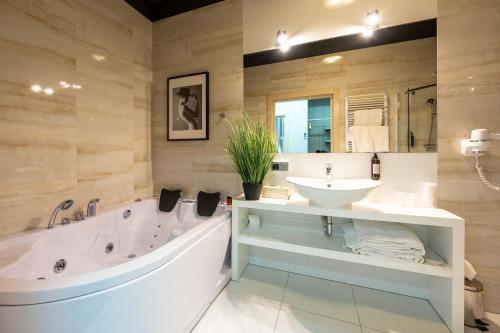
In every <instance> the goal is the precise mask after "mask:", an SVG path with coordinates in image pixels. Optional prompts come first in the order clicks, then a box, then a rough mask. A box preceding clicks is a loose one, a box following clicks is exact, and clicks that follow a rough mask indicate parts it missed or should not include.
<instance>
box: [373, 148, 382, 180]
mask: <svg viewBox="0 0 500 333" xmlns="http://www.w3.org/2000/svg"><path fill="white" fill-rule="evenodd" d="M372 179H373V180H379V179H380V160H379V158H378V156H377V153H375V154H373V157H372Z"/></svg>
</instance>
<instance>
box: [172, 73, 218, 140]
mask: <svg viewBox="0 0 500 333" xmlns="http://www.w3.org/2000/svg"><path fill="white" fill-rule="evenodd" d="M209 124H210V122H209V74H208V72H201V73H194V74H187V75H181V76H175V77H170V78H168V79H167V141H187V140H208V139H209Z"/></svg>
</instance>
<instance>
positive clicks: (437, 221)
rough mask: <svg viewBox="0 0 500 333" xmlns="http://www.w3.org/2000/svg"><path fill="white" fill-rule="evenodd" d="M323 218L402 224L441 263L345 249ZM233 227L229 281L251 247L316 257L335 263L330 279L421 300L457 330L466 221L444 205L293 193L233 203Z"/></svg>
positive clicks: (248, 256)
mask: <svg viewBox="0 0 500 333" xmlns="http://www.w3.org/2000/svg"><path fill="white" fill-rule="evenodd" d="M249 214H257V215H260V216H261V220H262V225H261V227H259V228H248V226H247V220H248V215H249ZM321 215H324V216H332V217H335V218H337V219H340V220H342V219H350V218H356V219H364V220H376V221H385V222H397V223H403V224H406V225H407V226H409V227H411V228H413V229H415V230H416V231H417V233H418V235H419V237H421V239H422V240H423V242H424V243H425V244H426V246H429V247H431V248H432V249H433V250H434V251H435V252H436V253H438V254H439V256H441V257H442V258H443V259H444V260H445V261H446V264H445V265H441V266H433V265H430V264H426V263H424V264H414V263H406V262H403V261H392V260H384V259H379V258H374V257H370V256H364V255H359V254H354V253H352V251H351V250H350V249H349V248H346V246H345V241H344V237H343V235H342V233H340V234H339V233H336V234H335V235H334V236H333V237H332V238H328V237H326V236H325V235H324V234H323V231H322V229H321V224H320V221H319V220H320V219H319V216H321ZM232 228H233V230H232V232H233V233H232V240H233V241H232V279H233V280H238V279H239V276H240V274H241V273H242V271H243V270H244V269H245V267H246V265H247V264H248V263H249V261H250V262H251V261H252V254H251V253H252V249H255V248H260V249H265V250H269V251H277V252H279V253H283V252H285V253H290V254H295V255H297V256H303V257H306V258H320V259H321V260H327V261H328V262H330V261H331V262H332V263H333V264H332V266H329V267H333V270H334V271H335V274H333V276H339V277H340V278H332V279H336V280H339V281H340V282H348V283H352V284H357V285H362V286H366V287H370V288H375V289H382V290H386V291H392V292H397V293H400V294H405V295H409V296H415V297H421V298H426V299H428V300H429V301H430V302H431V304H432V305H433V306H434V307H435V308H436V310H437V311H438V312H439V314H440V315H441V316H442V318H443V320H444V321H445V322H446V323H447V324H448V326H449V327H450V328H452V330H453V332H461V331H460V329H462V330H463V259H464V220H463V219H462V218H460V217H458V216H456V215H453V214H451V213H449V212H447V211H445V210H442V209H436V208H410V207H399V206H395V205H390V204H382V203H372V202H362V201H360V202H356V203H354V204H353V205H352V206H351V207H347V208H324V207H319V206H313V205H309V201H308V200H306V199H303V198H301V197H299V196H296V197H294V198H292V199H290V200H283V199H267V198H263V199H261V200H258V201H245V200H234V201H233V225H232ZM339 229H341V228H339ZM314 260H318V259H314ZM311 261H312V260H311ZM307 271H309V270H306V271H305V272H301V273H303V274H307Z"/></svg>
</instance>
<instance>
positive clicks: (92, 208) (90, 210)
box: [87, 198, 99, 217]
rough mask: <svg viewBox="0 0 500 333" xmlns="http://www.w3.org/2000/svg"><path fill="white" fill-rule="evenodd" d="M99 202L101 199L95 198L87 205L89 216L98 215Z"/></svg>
mask: <svg viewBox="0 0 500 333" xmlns="http://www.w3.org/2000/svg"><path fill="white" fill-rule="evenodd" d="M98 202H99V198H95V199H92V200H90V201H89V203H88V205H87V216H88V217H91V216H95V214H96V213H97V203H98Z"/></svg>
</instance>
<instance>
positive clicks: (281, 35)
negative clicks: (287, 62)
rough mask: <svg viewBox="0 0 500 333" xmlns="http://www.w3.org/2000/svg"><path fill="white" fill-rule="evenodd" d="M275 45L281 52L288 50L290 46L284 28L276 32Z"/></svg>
mask: <svg viewBox="0 0 500 333" xmlns="http://www.w3.org/2000/svg"><path fill="white" fill-rule="evenodd" d="M276 47H277V48H278V49H280V50H281V51H283V52H286V51H288V49H289V48H290V46H289V45H288V34H287V33H286V31H284V30H278V32H277V33H276Z"/></svg>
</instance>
